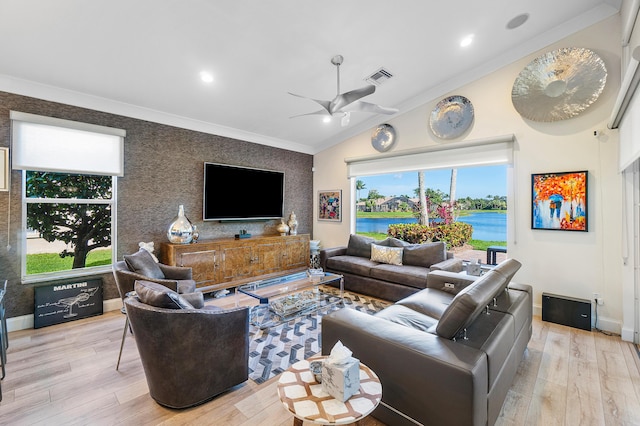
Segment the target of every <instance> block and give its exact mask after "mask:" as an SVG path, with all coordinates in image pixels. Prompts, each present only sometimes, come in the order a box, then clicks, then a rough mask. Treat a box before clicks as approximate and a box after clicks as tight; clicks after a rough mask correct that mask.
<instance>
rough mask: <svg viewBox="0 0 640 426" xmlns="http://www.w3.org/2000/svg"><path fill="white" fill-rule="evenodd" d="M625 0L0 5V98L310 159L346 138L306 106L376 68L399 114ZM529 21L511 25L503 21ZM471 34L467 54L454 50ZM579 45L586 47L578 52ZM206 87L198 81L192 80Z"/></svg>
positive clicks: (355, 116)
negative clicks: (336, 61) (56, 105)
mask: <svg viewBox="0 0 640 426" xmlns="http://www.w3.org/2000/svg"><path fill="white" fill-rule="evenodd" d="M620 2H621V0H560V1H559V0H484V1H482V2H480V1H476V0H457V1H453V0H450V1H439V2H435V1H425V0H401V1H394V2H390V1H380V0H368V1H345V0H341V1H337V0H324V1H311V0H297V1H296V0H288V1H286V0H268V1H266V0H252V1H251V0H180V1H179V0H91V1H87V0H56V1H51V0H0V90H2V91H7V92H13V93H19V94H23V95H27V96H34V97H38V98H41V99H47V100H53V101H58V102H63V103H67V104H72V105H78V106H82V107H87V108H92V109H97V110H102V111H107V112H112V113H116V114H122V115H127V116H131V117H136V118H141V119H145V120H150V121H156V122H161V123H165V124H170V125H176V126H180V127H185V128H189V129H194V130H200V131H205V132H210V133H214V134H219V135H223V136H229V137H234V138H238V139H243V140H248V141H251V142H257V143H262V144H266V145H271V146H276V147H281V148H286V149H291V150H294V151H299V152H304V153H309V154H314V153H316V152H319V151H321V150H323V149H325V148H327V147H329V146H332V145H334V144H336V143H339V142H341V141H343V140H345V139H346V138H348V137H351V136H354V135H356V134H359V133H361V132H363V131H367V130H368V129H371V128H373V127H374V126H375V125H377V124H379V123H382V122H384V121H387V120H389V116H385V115H383V116H376V115H372V114H367V113H352V114H351V122H350V124H349V126H347V127H342V126H341V125H340V120H339V119H334V120H333V122H332V123H330V124H324V123H322V121H321V119H320V117H318V116H310V117H301V118H293V119H291V118H289V117H290V116H293V115H297V114H303V113H307V112H312V111H316V110H318V105H316V104H315V103H313V102H312V101H310V100H307V99H302V98H297V97H294V96H291V95H289V94H287V92H293V93H297V94H300V95H305V96H309V97H313V98H316V99H326V100H331V99H333V97H334V96H335V95H336V70H335V67H334V66H333V65H332V64H331V62H330V60H331V58H332V57H333V56H334V55H337V54H341V55H343V56H344V58H345V59H344V63H343V65H342V67H341V68H340V74H341V86H340V89H341V92H345V91H348V90H353V89H357V88H361V87H363V86H365V85H366V84H368V83H365V81H364V80H363V79H364V78H365V77H367V76H368V75H370V74H372V73H373V72H375V71H377V70H378V69H379V68H380V67H385V68H386V69H387V70H389V71H390V72H391V73H393V75H394V77H393V78H392V79H390V80H388V81H386V82H385V83H383V84H382V85H380V86H379V87H378V88H377V90H376V92H375V93H374V94H372V95H370V96H368V97H366V98H364V99H363V100H365V101H368V102H373V103H377V104H380V105H383V106H387V107H395V108H399V109H400V112H399V113H398V114H402V113H403V112H406V111H409V110H411V109H413V108H415V107H417V106H420V105H422V104H425V103H426V102H431V101H433V100H434V99H438V97H440V96H442V95H444V94H446V93H447V92H449V91H451V90H455V89H456V88H457V87H460V86H461V85H463V84H465V83H468V82H470V81H473V80H475V79H477V78H479V77H480V76H482V75H484V74H487V73H489V72H491V71H493V70H495V69H497V68H499V67H501V66H504V65H506V64H508V63H512V62H513V61H515V60H517V59H519V58H522V57H523V56H526V55H528V54H530V53H532V52H535V51H536V50H539V49H542V48H544V47H545V46H547V45H549V44H550V43H553V42H555V41H557V40H559V39H561V38H563V37H565V36H567V35H569V34H572V33H574V32H576V31H578V30H581V29H583V28H585V27H588V26H590V25H592V24H594V23H596V22H598V21H601V20H603V19H605V18H607V17H609V16H611V15H613V14H615V13H617V12H618V9H619V7H620ZM522 13H528V14H529V15H530V17H529V19H528V21H527V22H526V23H525V24H524V25H522V26H521V27H519V28H517V29H514V30H508V29H507V28H506V24H507V22H508V21H509V20H510V19H512V18H514V17H515V16H517V15H519V14H522ZM468 34H473V35H474V41H473V43H472V45H471V46H469V47H466V48H461V47H460V45H459V43H460V40H461V39H462V38H463V37H464V36H466V35H468ZM579 47H588V46H579ZM203 70H205V71H209V72H211V73H212V74H213V75H214V79H215V80H214V82H213V83H211V84H205V83H203V82H202V81H201V80H200V78H199V73H200V72H201V71H203Z"/></svg>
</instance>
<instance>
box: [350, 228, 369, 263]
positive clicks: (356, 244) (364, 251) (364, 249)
mask: <svg viewBox="0 0 640 426" xmlns="http://www.w3.org/2000/svg"><path fill="white" fill-rule="evenodd" d="M374 241H375V240H374V239H373V238H371V237H363V236H361V235H354V234H351V236H349V244H347V254H348V255H349V256H358V257H366V258H367V259H368V258H370V257H371V243H373V242H374Z"/></svg>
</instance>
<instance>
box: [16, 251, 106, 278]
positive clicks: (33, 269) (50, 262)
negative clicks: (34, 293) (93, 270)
mask: <svg viewBox="0 0 640 426" xmlns="http://www.w3.org/2000/svg"><path fill="white" fill-rule="evenodd" d="M110 264H111V249H99V250H91V251H90V252H89V255H88V256H87V263H86V266H87V267H91V266H102V265H110ZM72 265H73V258H72V257H65V258H62V257H60V255H59V254H58V253H38V254H29V255H27V275H33V274H42V273H45V272H56V271H69V270H71V266H72Z"/></svg>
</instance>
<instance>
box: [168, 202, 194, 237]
mask: <svg viewBox="0 0 640 426" xmlns="http://www.w3.org/2000/svg"><path fill="white" fill-rule="evenodd" d="M167 238H168V239H169V241H170V242H172V243H174V244H189V243H190V242H191V240H192V239H193V225H191V222H190V221H189V219H187V217H186V216H185V215H184V206H183V205H182V204H180V207H178V216H176V218H175V219H174V220H173V222H171V225H169V230H168V231H167Z"/></svg>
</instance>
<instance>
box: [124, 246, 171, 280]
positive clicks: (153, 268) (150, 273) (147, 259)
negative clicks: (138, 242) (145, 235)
mask: <svg viewBox="0 0 640 426" xmlns="http://www.w3.org/2000/svg"><path fill="white" fill-rule="evenodd" d="M124 261H125V262H126V263H127V266H128V267H129V269H130V270H131V271H133V272H135V273H137V274H140V275H144V276H145V277H149V278H155V279H163V278H164V274H163V273H162V269H160V267H159V266H158V264H157V263H156V261H155V260H153V257H152V256H151V253H149V252H148V251H146V250H145V249H140V250H138V251H137V252H136V253H134V254H125V255H124Z"/></svg>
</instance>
